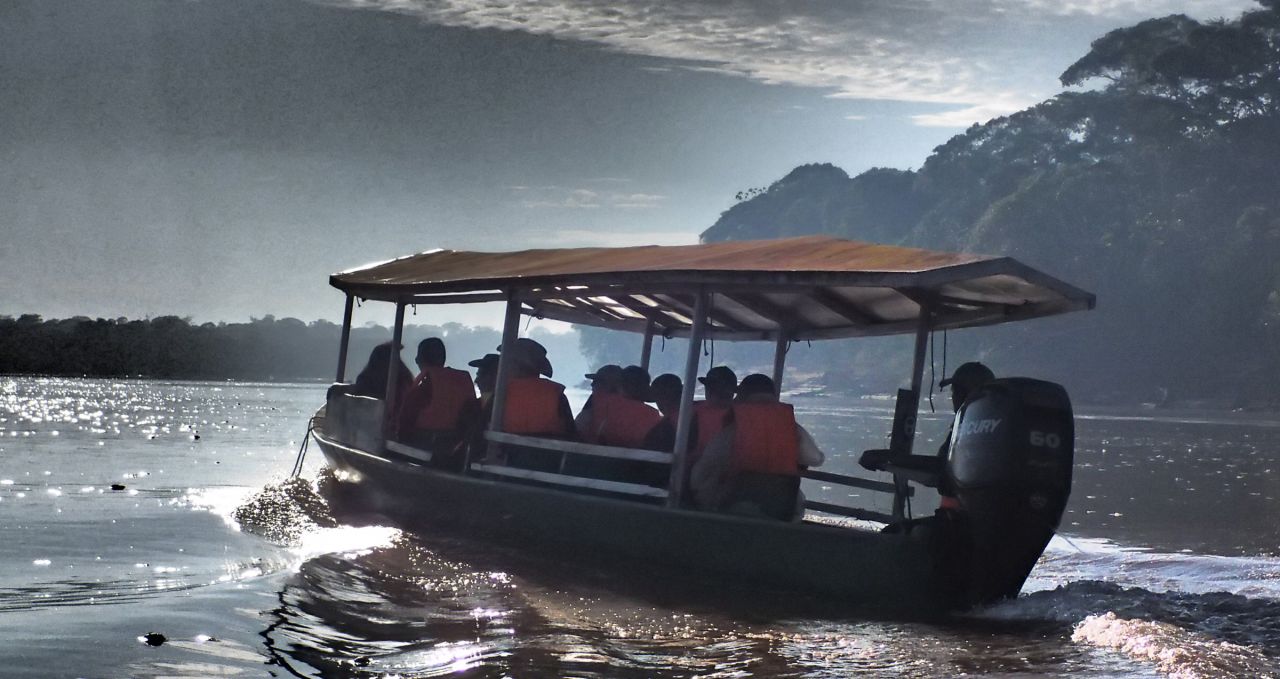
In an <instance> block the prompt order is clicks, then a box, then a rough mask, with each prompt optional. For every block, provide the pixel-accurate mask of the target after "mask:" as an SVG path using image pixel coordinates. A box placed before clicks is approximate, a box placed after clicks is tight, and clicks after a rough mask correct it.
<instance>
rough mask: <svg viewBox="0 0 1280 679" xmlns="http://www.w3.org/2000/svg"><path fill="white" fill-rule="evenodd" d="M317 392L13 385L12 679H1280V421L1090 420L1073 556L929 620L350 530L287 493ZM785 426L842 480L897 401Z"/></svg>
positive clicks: (316, 467)
mask: <svg viewBox="0 0 1280 679" xmlns="http://www.w3.org/2000/svg"><path fill="white" fill-rule="evenodd" d="M323 395H324V387H323V386H320V385H280V384H247V383H169V382H149V381H113V380H78V379H77V380H64V379H34V378H0V675H3V676H6V677H10V676H13V677H21V676H31V677H210V676H235V677H268V676H274V677H290V676H306V677H312V676H325V677H432V676H449V675H457V676H478V677H505V676H512V677H570V676H572V677H618V676H622V677H686V676H707V677H748V676H786V677H801V676H803V677H844V676H850V675H865V676H885V677H896V676H912V677H952V676H960V675H970V676H972V675H991V676H1005V677H1055V676H1066V675H1071V676H1091V677H1165V676H1168V677H1179V678H1190V677H1223V676H1242V677H1259V676H1273V677H1280V522H1277V520H1276V519H1277V516H1280V474H1278V473H1277V472H1280V417H1277V416H1274V415H1266V414H1244V413H1227V414H1223V413H1190V412H1188V413H1171V412H1164V411H1159V412H1156V411H1134V412H1114V411H1108V412H1093V411H1088V410H1085V411H1083V412H1079V413H1077V435H1078V441H1077V453H1076V455H1077V466H1076V480H1075V487H1074V492H1073V495H1072V499H1071V503H1070V506H1069V509H1068V514H1067V515H1066V517H1065V518H1064V521H1063V535H1061V536H1060V537H1059V538H1056V539H1055V540H1054V542H1053V543H1052V544H1051V546H1050V549H1049V551H1048V553H1047V554H1046V555H1045V557H1044V558H1043V559H1042V560H1041V562H1040V563H1039V564H1038V565H1037V567H1036V570H1035V571H1034V572H1033V574H1032V579H1031V581H1030V582H1029V583H1028V585H1027V587H1026V588H1025V589H1024V593H1023V595H1022V596H1021V597H1019V598H1018V599H1017V600H1015V601H1010V602H1006V603H1003V604H1000V605H998V606H994V607H992V608H989V609H986V610H980V611H975V612H972V613H968V614H965V615H962V616H956V617H954V618H952V619H948V620H943V621H930V622H913V621H901V620H883V619H868V618H865V617H857V616H853V615H849V614H844V613H839V612H835V613H833V612H831V611H829V610H822V608H823V607H821V606H811V605H809V604H810V603H814V602H805V601H803V600H780V599H779V598H778V597H776V596H766V595H761V594H759V593H755V592H749V591H736V592H735V591H724V590H723V589H716V590H708V589H707V588H706V587H705V586H703V585H701V584H700V583H698V582H697V581H689V582H666V581H659V580H655V579H654V578H649V577H646V574H645V573H644V570H643V568H637V567H635V566H633V565H631V564H619V565H618V567H617V568H603V567H601V566H600V565H599V564H598V563H595V562H593V564H595V565H592V566H589V567H588V566H580V565H576V564H574V563H572V561H573V559H572V555H565V557H564V558H562V559H551V558H548V557H535V556H530V555H526V554H521V553H517V552H514V551H511V550H508V549H504V548H500V547H495V546H492V545H487V544H483V543H476V542H472V541H467V540H465V539H460V538H456V537H446V536H435V535H408V534H404V533H401V532H399V531H397V530H396V529H394V528H392V527H389V526H386V525H381V522H379V521H378V519H377V517H366V519H365V520H363V521H361V522H360V525H358V526H342V525H336V524H334V523H333V521H332V519H331V517H329V516H328V515H327V514H326V512H325V508H324V507H323V505H321V504H319V503H318V501H317V499H316V497H315V496H314V495H313V494H312V493H311V491H310V483H293V484H282V483H281V482H282V481H284V480H285V478H286V477H287V476H288V474H289V471H290V469H291V467H292V466H293V463H294V460H295V456H296V451H297V448H298V445H299V444H300V443H301V441H302V438H303V434H304V432H305V429H306V425H307V419H308V417H309V415H310V414H311V412H312V411H314V409H315V408H316V406H317V405H318V404H319V403H320V402H321V401H322V400H323ZM794 402H795V404H796V406H797V410H798V412H799V414H800V418H801V421H802V422H803V423H805V424H806V426H807V427H808V428H809V429H810V431H812V432H813V434H814V435H815V437H816V438H817V440H818V441H819V443H820V444H821V445H822V446H823V447H824V449H826V450H827V452H828V455H829V460H828V463H827V464H826V465H825V466H824V469H829V470H832V471H837V472H845V473H856V472H858V470H857V466H856V464H855V462H854V460H856V457H857V453H858V451H861V450H862V449H864V448H873V447H881V446H883V444H884V442H885V434H886V432H887V431H888V428H889V420H890V416H891V412H890V409H889V407H888V405H887V404H885V403H883V402H878V401H868V400H847V399H835V398H797V399H795V400H794ZM938 403H939V405H941V404H942V401H938ZM945 427H946V417H944V416H942V415H935V416H932V417H926V418H925V419H924V421H923V423H922V425H921V432H922V434H921V435H922V437H924V438H926V439H927V438H929V437H930V436H932V438H933V439H934V441H933V442H932V445H933V446H936V441H937V439H939V438H940V437H941V435H942V434H943V432H944V431H945ZM920 445H921V446H922V447H928V446H930V443H929V442H927V441H926V442H922V443H921V444H920ZM313 450H314V449H313ZM320 467H321V456H320V455H319V453H318V452H312V453H311V454H310V455H309V457H308V459H307V462H306V465H305V468H304V473H303V478H304V479H306V480H308V481H314V480H315V479H316V478H317V477H318V475H320V474H321V473H322V472H321V469H320ZM806 483H809V482H806ZM113 484H116V485H115V487H116V488H118V489H113ZM121 487H122V488H121ZM835 492H836V491H835V490H834V489H827V488H823V487H821V486H819V485H814V486H812V487H806V493H808V494H809V495H811V496H821V497H827V498H831V497H832V493H835ZM842 492H843V491H842ZM852 502H855V503H860V504H862V506H866V507H869V508H874V509H879V510H881V511H887V509H888V505H889V503H888V500H887V498H881V497H871V496H870V495H868V496H867V497H858V498H853V499H852ZM932 503H933V499H932V498H930V497H928V495H927V493H925V494H921V496H920V497H918V498H917V499H916V505H917V507H922V508H923V507H928V508H932V506H933V504H932ZM237 510H239V511H237ZM237 517H239V519H240V520H241V521H239V522H238V521H237ZM856 576H857V575H856V574H851V577H856ZM147 635H153V636H151V637H148V636H147ZM160 635H163V640H161V636H160ZM148 638H149V639H150V640H151V643H147V640H148ZM157 643H158V645H155V644H157Z"/></svg>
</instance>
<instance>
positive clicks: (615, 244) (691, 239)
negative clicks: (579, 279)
mask: <svg viewBox="0 0 1280 679" xmlns="http://www.w3.org/2000/svg"><path fill="white" fill-rule="evenodd" d="M553 241H554V242H555V243H556V244H557V246H559V247H602V248H619V247H627V246H630V245H694V244H696V243H697V242H698V233H697V232H696V231H613V232H609V231H588V230H585V229H584V230H577V229H563V230H560V231H556V232H555V233H554V234H553Z"/></svg>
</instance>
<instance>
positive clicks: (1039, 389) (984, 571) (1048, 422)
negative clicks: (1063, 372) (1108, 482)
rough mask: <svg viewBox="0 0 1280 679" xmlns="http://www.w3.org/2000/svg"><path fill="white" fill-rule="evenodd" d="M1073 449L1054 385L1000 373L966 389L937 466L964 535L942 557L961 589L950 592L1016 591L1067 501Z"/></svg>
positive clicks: (1067, 404)
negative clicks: (955, 549)
mask: <svg viewBox="0 0 1280 679" xmlns="http://www.w3.org/2000/svg"><path fill="white" fill-rule="evenodd" d="M1074 453H1075V423H1074V420H1073V416H1072V411H1071V401H1070V399H1069V398H1068V397H1067V392H1066V390H1065V389H1063V388H1062V386H1061V385H1058V384H1054V383H1052V382H1045V381H1043V380H1035V379H1029V378H1020V377H1015V378H1005V379H999V380H994V381H992V382H989V383H987V384H986V385H984V386H983V387H981V388H980V389H978V390H977V391H975V392H974V393H973V394H971V395H970V396H969V398H968V400H966V401H965V403H964V404H963V405H962V406H961V407H960V410H959V411H958V412H957V413H956V419H955V422H954V424H953V427H952V435H951V447H950V450H949V451H948V457H947V463H946V466H945V471H944V474H945V477H946V480H945V486H946V487H948V488H949V490H950V492H951V493H952V494H953V495H954V497H955V498H956V500H957V501H958V504H959V506H960V510H959V512H958V516H957V517H953V519H954V520H955V523H956V524H957V526H956V529H957V530H961V531H963V533H964V534H965V535H964V538H965V539H964V540H963V542H965V543H967V544H966V545H965V547H966V548H965V549H963V550H962V551H961V552H959V553H954V554H953V555H952V556H953V557H956V558H955V561H954V562H952V563H951V564H949V567H953V568H955V569H956V571H954V572H953V573H952V575H953V576H954V577H953V578H950V579H951V580H952V582H954V583H956V584H958V585H960V586H961V589H963V590H965V591H963V592H954V593H953V594H955V595H958V596H959V597H960V598H962V599H964V600H966V603H970V604H973V603H986V602H990V601H994V600H997V599H1001V598H1005V597H1013V596H1017V594H1018V591H1019V590H1021V589H1022V584H1023V582H1024V581H1025V580H1026V578H1027V575H1028V574H1029V573H1030V572H1031V569H1032V567H1033V566H1035V563H1036V561H1037V560H1038V559H1039V558H1040V554H1041V553H1043V552H1044V548H1045V546H1046V545H1047V544H1048V543H1049V539H1050V538H1051V537H1052V536H1053V533H1054V531H1055V530H1056V529H1057V527H1058V522H1059V521H1060V520H1061V518H1062V512H1063V510H1064V509H1065V508H1066V505H1067V498H1068V497H1069V496H1070V493H1071V468H1072V464H1073V458H1074ZM961 583H963V584H961Z"/></svg>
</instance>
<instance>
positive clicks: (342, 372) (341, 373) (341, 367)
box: [334, 294, 356, 382]
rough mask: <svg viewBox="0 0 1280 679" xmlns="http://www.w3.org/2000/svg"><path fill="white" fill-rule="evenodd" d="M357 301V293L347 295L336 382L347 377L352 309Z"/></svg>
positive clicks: (339, 341)
mask: <svg viewBox="0 0 1280 679" xmlns="http://www.w3.org/2000/svg"><path fill="white" fill-rule="evenodd" d="M355 301H356V298H355V295H351V294H348V295H347V305H346V309H345V310H343V312H342V339H340V340H338V377H337V379H335V380H334V382H342V381H345V380H346V379H347V347H348V346H349V345H350V344H351V310H352V307H354V306H355Z"/></svg>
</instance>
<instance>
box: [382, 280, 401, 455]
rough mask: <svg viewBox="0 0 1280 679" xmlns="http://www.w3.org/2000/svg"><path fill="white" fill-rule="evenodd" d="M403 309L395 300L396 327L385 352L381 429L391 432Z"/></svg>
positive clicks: (398, 392) (399, 301) (397, 401)
mask: <svg viewBox="0 0 1280 679" xmlns="http://www.w3.org/2000/svg"><path fill="white" fill-rule="evenodd" d="M404 307H405V303H404V302H403V301H401V300H396V325H395V329H394V330H392V331H391V346H390V347H389V351H388V352H387V354H388V356H387V359H388V360H387V400H386V401H385V403H386V404H387V415H386V418H385V419H384V420H383V421H384V426H383V429H384V430H385V431H386V432H387V433H390V432H391V423H392V422H394V421H395V417H396V407H397V406H398V405H399V400H400V399H399V398H398V397H399V395H400V387H401V386H402V385H400V384H396V379H397V378H398V377H400V374H399V372H398V371H397V370H396V368H398V367H399V366H400V340H402V339H404Z"/></svg>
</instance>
